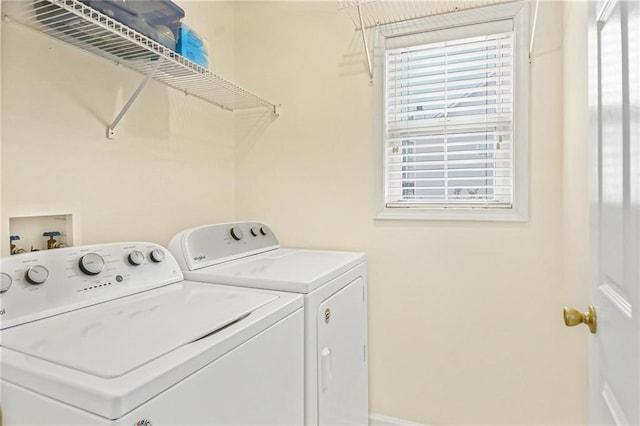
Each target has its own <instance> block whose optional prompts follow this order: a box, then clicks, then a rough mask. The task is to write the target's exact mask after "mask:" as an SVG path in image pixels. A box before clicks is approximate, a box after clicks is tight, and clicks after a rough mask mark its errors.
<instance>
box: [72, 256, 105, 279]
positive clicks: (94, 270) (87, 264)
mask: <svg viewBox="0 0 640 426" xmlns="http://www.w3.org/2000/svg"><path fill="white" fill-rule="evenodd" d="M78 266H80V270H81V271H82V272H84V273H85V274H87V275H98V274H99V273H100V272H102V270H103V269H104V266H105V263H104V259H103V258H102V256H100V255H99V254H98V253H87V254H85V255H84V256H82V257H81V258H80V262H78Z"/></svg>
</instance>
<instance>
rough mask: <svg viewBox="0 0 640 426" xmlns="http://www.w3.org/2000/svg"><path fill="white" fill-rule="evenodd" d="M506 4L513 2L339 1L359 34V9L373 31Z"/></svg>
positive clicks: (367, 27)
mask: <svg viewBox="0 0 640 426" xmlns="http://www.w3.org/2000/svg"><path fill="white" fill-rule="evenodd" d="M506 1H513V0H465V1H453V0H341V1H339V2H338V9H339V10H343V11H344V12H345V13H346V14H347V15H348V16H349V17H350V18H351V20H352V21H353V24H354V26H355V29H356V30H357V31H359V30H361V29H362V25H360V23H361V21H360V16H359V15H358V6H359V7H360V13H361V14H362V23H363V24H364V29H369V28H374V27H377V26H379V25H386V24H394V23H398V22H404V21H410V20H412V19H418V18H426V17H428V16H433V15H441V14H443V13H449V12H457V11H460V10H466V9H473V8H476V7H481V6H487V5H491V4H495V3H503V2H506Z"/></svg>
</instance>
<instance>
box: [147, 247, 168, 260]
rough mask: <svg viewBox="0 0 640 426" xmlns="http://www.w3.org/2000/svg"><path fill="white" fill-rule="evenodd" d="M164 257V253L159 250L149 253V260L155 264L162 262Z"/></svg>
mask: <svg viewBox="0 0 640 426" xmlns="http://www.w3.org/2000/svg"><path fill="white" fill-rule="evenodd" d="M164 256H165V255H164V251H163V250H162V249H159V248H155V249H153V250H151V253H149V257H150V258H151V260H153V261H154V262H156V263H160V262H162V261H163V260H164Z"/></svg>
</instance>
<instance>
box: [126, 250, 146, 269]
mask: <svg viewBox="0 0 640 426" xmlns="http://www.w3.org/2000/svg"><path fill="white" fill-rule="evenodd" d="M127 260H128V261H129V263H130V264H131V265H133V266H140V265H142V262H144V253H142V252H141V251H140V250H133V251H132V252H131V253H129V256H128V257H127Z"/></svg>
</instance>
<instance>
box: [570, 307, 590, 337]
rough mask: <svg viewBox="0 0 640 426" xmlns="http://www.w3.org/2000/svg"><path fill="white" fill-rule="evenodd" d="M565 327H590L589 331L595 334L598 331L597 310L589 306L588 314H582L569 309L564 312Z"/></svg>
mask: <svg viewBox="0 0 640 426" xmlns="http://www.w3.org/2000/svg"><path fill="white" fill-rule="evenodd" d="M563 316H564V325H566V326H567V327H574V326H576V325H578V324H585V325H586V326H588V327H589V331H590V332H591V333H593V334H595V333H596V330H597V329H598V317H597V316H596V308H594V307H593V306H589V311H588V312H584V313H583V312H580V311H579V310H577V309H571V308H567V307H566V306H565V308H564V311H563Z"/></svg>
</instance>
